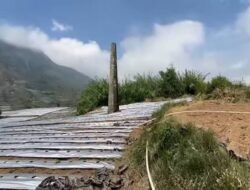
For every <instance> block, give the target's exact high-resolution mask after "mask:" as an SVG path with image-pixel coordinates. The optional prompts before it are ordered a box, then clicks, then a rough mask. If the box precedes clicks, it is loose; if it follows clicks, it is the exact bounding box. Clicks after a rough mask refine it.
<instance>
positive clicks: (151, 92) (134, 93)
mask: <svg viewBox="0 0 250 190" xmlns="http://www.w3.org/2000/svg"><path fill="white" fill-rule="evenodd" d="M158 91H159V78H158V77H153V76H150V75H137V76H135V77H134V80H127V79H126V80H125V81H124V82H123V83H122V85H121V86H120V91H119V93H120V102H121V104H128V103H133V102H142V101H145V100H146V99H153V98H155V97H158V95H159V92H158Z"/></svg>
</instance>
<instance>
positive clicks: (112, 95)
mask: <svg viewBox="0 0 250 190" xmlns="http://www.w3.org/2000/svg"><path fill="white" fill-rule="evenodd" d="M117 111H119V104H118V76H117V53H116V44H115V43H112V44H111V56H110V74H109V99H108V113H114V112H117Z"/></svg>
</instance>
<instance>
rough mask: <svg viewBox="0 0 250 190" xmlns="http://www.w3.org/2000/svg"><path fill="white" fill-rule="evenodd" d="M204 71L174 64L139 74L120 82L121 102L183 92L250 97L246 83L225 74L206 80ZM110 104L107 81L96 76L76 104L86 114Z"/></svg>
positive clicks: (228, 98)
mask: <svg viewBox="0 0 250 190" xmlns="http://www.w3.org/2000/svg"><path fill="white" fill-rule="evenodd" d="M205 78H206V76H205V75H203V74H202V73H199V72H195V71H189V70H186V71H185V72H184V73H179V72H177V71H176V69H175V68H174V67H169V68H167V69H166V70H165V71H160V72H159V74H158V75H156V76H152V75H139V74H138V75H136V76H135V77H134V78H133V79H125V80H124V81H122V82H121V83H120V84H119V101H120V102H119V103H120V104H129V103H134V102H142V101H146V100H150V101H151V100H157V99H165V98H177V97H181V96H183V95H191V96H199V97H205V98H207V99H223V100H226V101H229V102H238V101H249V99H250V98H249V96H250V95H249V94H250V93H249V91H250V90H249V87H247V86H246V85H245V84H244V83H242V82H238V83H233V82H231V81H230V80H229V79H227V78H226V77H224V76H216V77H214V78H212V80H211V81H210V82H206V81H205ZM107 104H108V82H107V80H105V79H96V80H93V81H92V82H91V83H90V84H89V85H88V87H87V88H86V89H85V90H84V91H83V93H82V95H81V98H80V102H79V103H78V105H77V111H78V114H84V113H86V112H88V111H91V110H93V109H95V108H97V107H99V106H103V105H107Z"/></svg>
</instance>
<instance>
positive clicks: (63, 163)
mask: <svg viewBox="0 0 250 190" xmlns="http://www.w3.org/2000/svg"><path fill="white" fill-rule="evenodd" d="M180 101H191V99H189V98H187V99H178V100H173V101H172V102H180ZM165 103H167V102H148V103H136V104H129V105H124V106H120V110H121V111H120V112H117V113H113V114H107V107H102V108H101V109H99V110H98V111H95V112H92V113H89V114H87V115H84V116H75V117H67V118H58V119H48V120H42V121H29V120H28V121H25V120H27V118H34V117H36V116H41V115H43V114H48V113H50V112H55V111H60V109H56V108H52V109H47V108H46V109H33V110H32V109H31V110H21V111H16V112H10V113H5V114H6V115H7V114H9V115H10V116H13V118H15V117H17V118H18V120H15V119H12V120H9V122H8V120H0V158H1V159H0V169H1V168H2V169H3V168H10V169H15V168H16V169H17V168H50V169H98V168H102V167H107V168H109V169H114V165H113V159H116V158H119V157H121V156H122V151H123V150H124V148H125V145H126V139H127V137H128V136H129V134H130V133H131V132H132V130H133V129H135V128H138V127H139V126H140V125H142V124H144V123H145V122H147V121H148V120H149V119H150V118H151V116H152V114H153V112H155V111H156V110H158V109H159V108H160V107H161V106H162V105H163V104H165ZM22 114H23V115H22ZM45 177H47V176H46V175H36V174H25V173H18V174H8V175H6V174H3V175H1V174H0V189H1V188H3V189H7V188H8V189H35V187H36V186H37V185H38V184H39V183H40V182H41V181H42V180H43V179H44V178H45Z"/></svg>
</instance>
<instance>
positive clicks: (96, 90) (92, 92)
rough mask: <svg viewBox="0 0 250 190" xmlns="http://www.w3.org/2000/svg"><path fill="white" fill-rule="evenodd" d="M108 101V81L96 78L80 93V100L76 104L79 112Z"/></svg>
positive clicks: (102, 104)
mask: <svg viewBox="0 0 250 190" xmlns="http://www.w3.org/2000/svg"><path fill="white" fill-rule="evenodd" d="M107 102H108V82H107V81H106V80H104V79H96V80H93V81H92V82H90V84H89V85H88V86H87V88H86V89H85V90H84V91H83V93H82V95H81V100H80V102H79V103H78V105H77V111H78V113H79V114H83V113H86V112H89V111H91V110H93V109H94V108H96V107H99V106H104V105H107Z"/></svg>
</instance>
